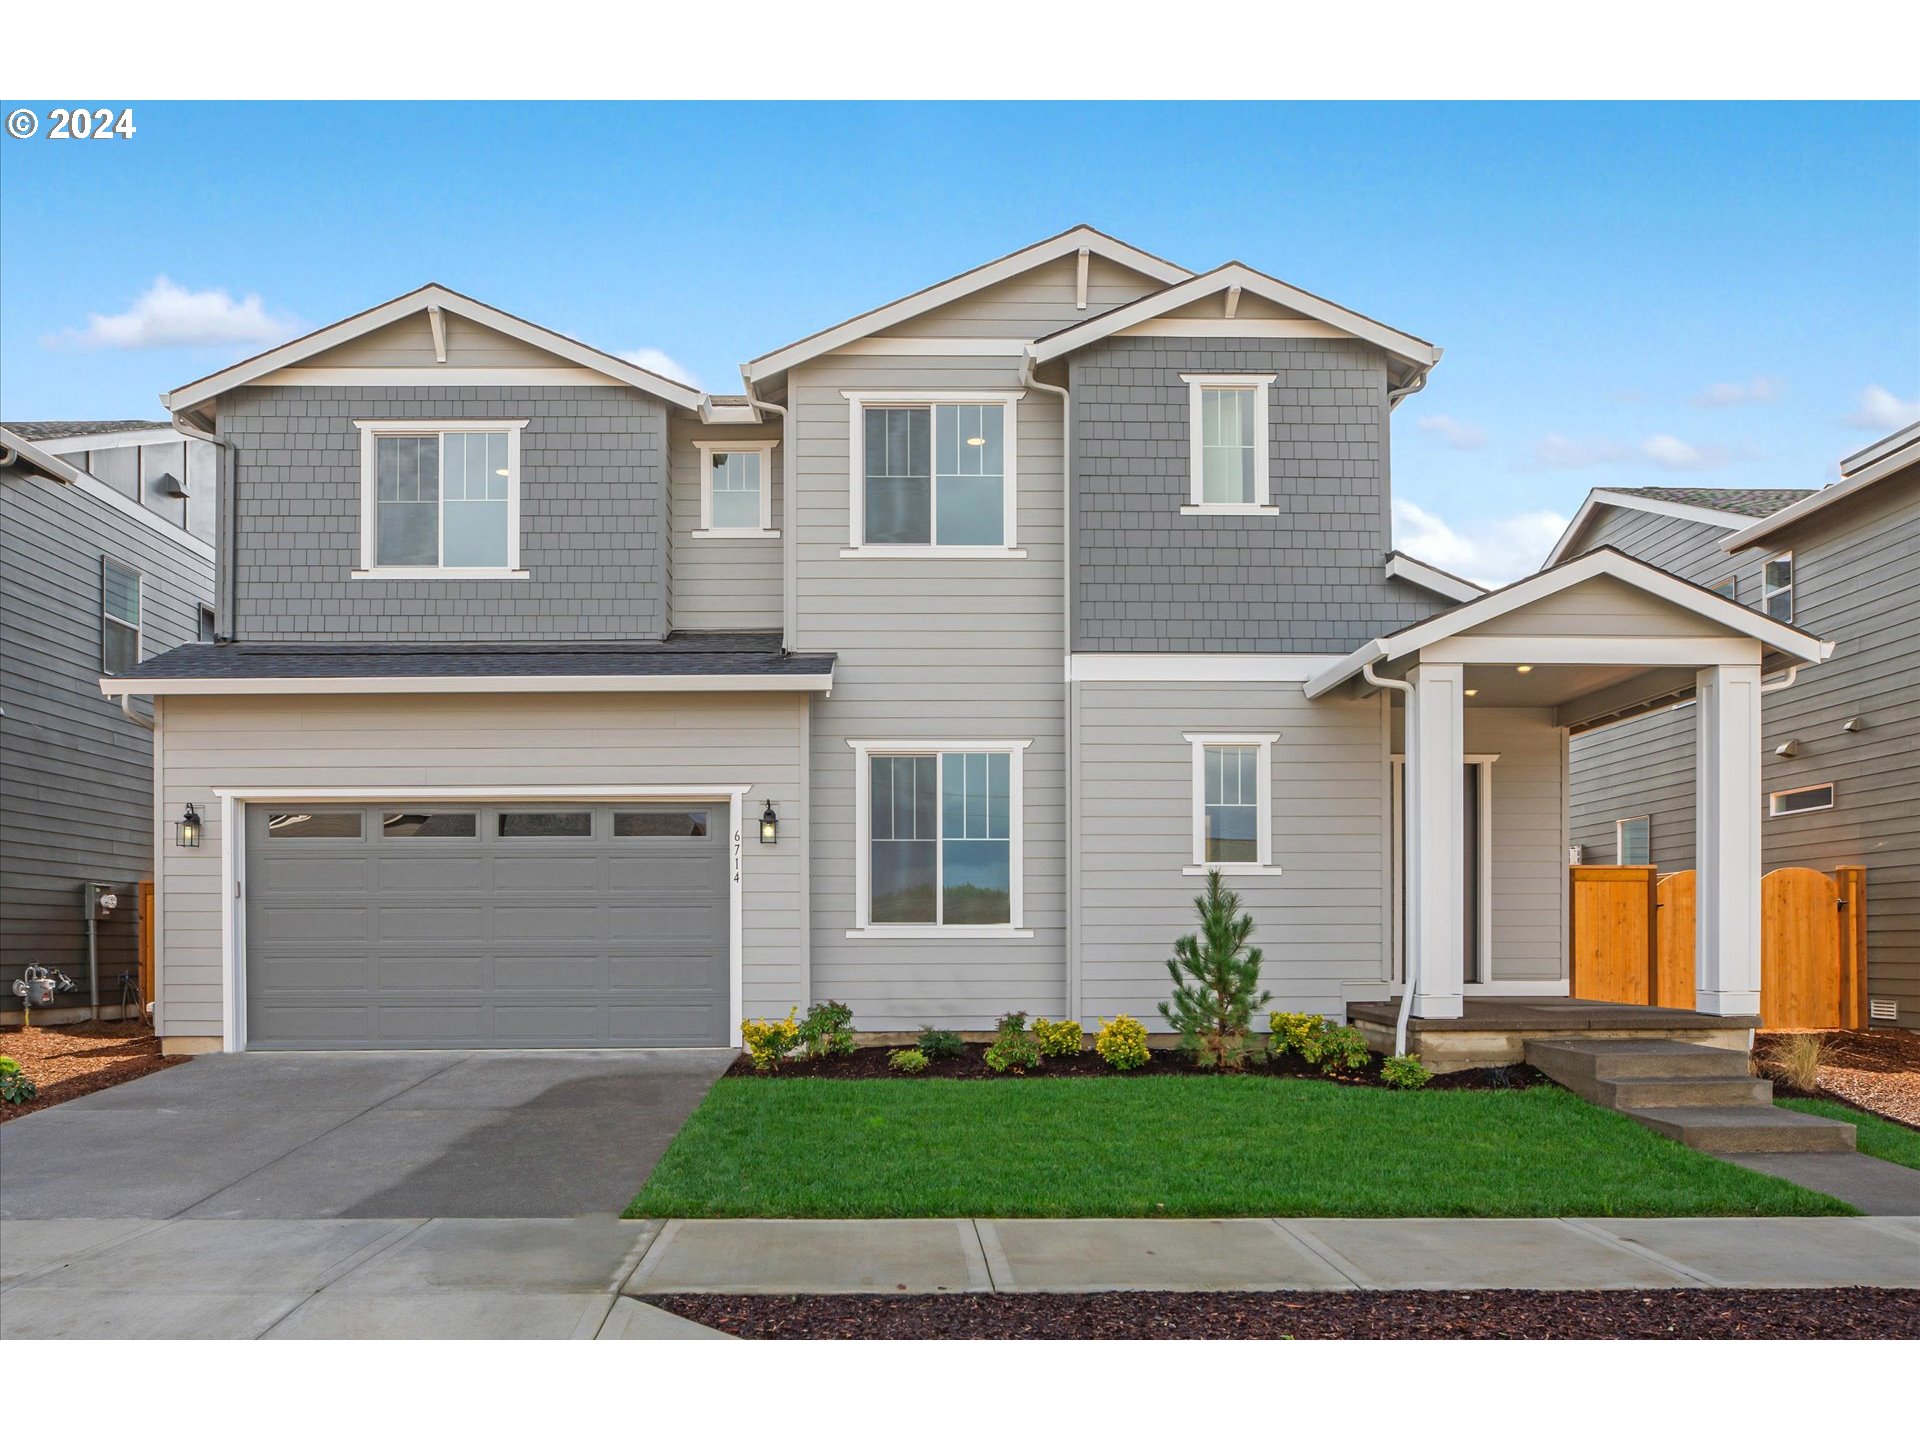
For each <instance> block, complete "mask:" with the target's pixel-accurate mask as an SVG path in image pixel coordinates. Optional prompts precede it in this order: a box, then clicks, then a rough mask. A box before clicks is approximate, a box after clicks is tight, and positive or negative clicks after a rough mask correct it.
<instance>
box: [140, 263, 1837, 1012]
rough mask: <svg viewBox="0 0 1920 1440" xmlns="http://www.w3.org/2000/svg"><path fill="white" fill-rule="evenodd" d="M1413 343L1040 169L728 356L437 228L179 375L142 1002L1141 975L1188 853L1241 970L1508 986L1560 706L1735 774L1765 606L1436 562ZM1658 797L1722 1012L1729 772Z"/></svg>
mask: <svg viewBox="0 0 1920 1440" xmlns="http://www.w3.org/2000/svg"><path fill="white" fill-rule="evenodd" d="M1439 359H1440V351H1439V349H1438V348H1437V347H1436V346H1434V345H1431V344H1429V343H1428V342H1426V341H1424V340H1421V339H1419V338H1417V337H1415V336H1413V335H1410V334H1407V333H1405V332H1403V331H1400V330H1396V329H1393V328H1392V327H1390V326H1387V325H1384V324H1381V323H1380V322H1378V321H1375V320H1372V319H1369V318H1367V317H1366V316H1364V315H1361V314H1359V313H1358V312H1356V311H1353V310H1349V309H1347V308H1345V307H1343V306H1340V305H1337V304H1334V303H1332V302H1330V301H1327V300H1324V299H1322V298H1320V297H1318V296H1315V295H1312V294H1309V293H1307V292H1306V291H1303V290H1300V289H1298V288H1296V287H1294V286H1291V285H1288V284H1285V283H1283V282H1281V281H1279V280H1276V279H1273V278H1272V277H1270V276H1267V275H1264V274H1262V273H1260V272H1258V271H1256V270H1253V269H1251V268H1249V267H1247V266H1244V265H1239V264H1228V265H1223V266H1220V267H1218V268H1216V269H1214V270H1210V271H1207V272H1205V273H1203V274H1195V273H1193V272H1190V271H1188V270H1187V269H1185V268H1183V267H1181V266H1179V265H1176V264H1173V263H1172V262H1170V261H1167V260H1163V259H1160V258H1158V257H1157V256H1154V255H1150V254H1147V253H1146V252H1144V251H1141V250H1139V249H1136V248H1134V247H1133V246H1130V245H1127V244H1125V243H1123V242H1121V241H1119V240H1116V239H1113V238H1112V237H1110V236H1107V235H1104V234H1102V233H1100V232H1098V231H1096V230H1092V229H1089V228H1086V227H1080V228H1077V229H1074V230H1070V231H1067V232H1065V233H1063V234H1061V235H1057V236H1054V237H1052V238H1051V239H1048V240H1045V241H1042V242H1040V243H1039V244H1036V245H1033V246H1030V247H1028V248H1027V249H1024V250H1021V251H1017V252H1015V253H1013V254H1010V255H1007V256H1005V257H1003V258H1001V259H998V260H995V261H992V262H991V263H989V264H986V265H983V266H981V267H979V268H977V269H974V270H971V271H968V272H967V273H965V274H962V275H959V276H956V277H954V278H952V279H949V280H945V281H942V282H940V283H938V284H935V285H932V286H929V287H928V288H926V289H924V290H921V291H918V292H916V293H914V294H912V295H909V296H907V297H905V298H903V299H899V300H895V301H893V302H891V303H888V304H885V305H882V306H880V307H878V308H876V309H873V310H870V311H868V312H866V313H865V314H862V315H859V316H856V317H854V318H853V319H850V320H847V321H844V322H842V323H840V324H837V325H834V326H832V327H830V328H828V329H825V330H822V331H820V332H819V333H817V334H815V335H812V336H809V337H807V338H805V339H802V340H799V341H796V342H794V343H792V344H790V345H786V346H784V347H782V348H780V349H778V350H775V351H772V352H770V353H768V354H766V355H763V356H761V357H760V358H758V359H756V360H753V361H750V362H748V363H747V364H745V365H744V366H742V367H741V375H742V382H743V390H744V393H742V394H738V395H709V394H704V393H701V392H699V391H696V390H694V389H691V388H689V387H687V386H685V385H682V384H679V383H676V382H674V381H672V380H669V379H666V378H664V377H662V376H659V375H655V374H651V373H649V372H647V371H645V370H642V369H639V368H636V367H635V366H633V365H630V364H627V363H625V362H623V361H620V360H617V359H615V358H614V357H612V356H610V355H607V354H604V353H602V352H599V351H597V350H593V349H590V348H589V347H587V346H585V345H582V344H580V343H578V342H576V341H573V340H570V339H568V338H566V337H564V336H561V335H558V334H555V333H553V332H551V331H547V330H543V329H541V328H540V327H538V326H536V325H533V324H530V323H528V322H527V321H524V320H521V319H518V318H516V317H514V316H511V315H507V314H505V313H503V312H501V311H498V310H494V309H492V308H490V307H488V306H486V305H483V304H480V303H479V302H477V301H474V300H471V299H468V298H467V297H465V296H462V295H459V294H456V293H454V292H452V291H449V290H445V289H442V288H440V287H437V286H428V287H426V288H424V289H421V290H418V291H415V292H413V293H412V294H409V295H405V296H402V297H400V298H399V299H396V300H393V301H390V302H388V303H387V304H384V305H381V306H378V307H376V308H374V309H372V310H368V311H365V312H363V313H361V314H359V315H356V316H354V317H351V318H350V319H347V320H344V321H341V322H340V323H338V324H336V325H332V326H329V327H327V328H325V329H323V330H320V331H317V332H316V333H314V334H312V335H309V336H307V337H305V338H303V339H300V340H296V341H294V342H291V343H290V344H287V345H284V346H281V347H279V348H278V349H275V350H271V351H268V352H266V353H264V354H262V355H259V356H256V357H254V358H253V359H250V360H247V361H245V362H243V363H241V364H238V365H235V366H232V367H229V368H228V369H226V370H223V371H221V372H219V373H217V374H214V375H210V376H207V377H206V378H204V379H202V380H198V381H195V382H194V383H192V384H190V385H186V386H183V387H181V388H180V389H178V390H176V391H174V392H173V393H172V394H171V395H170V396H169V397H168V402H169V407H170V409H171V410H172V411H173V413H174V415H175V417H176V421H177V422H178V423H180V424H182V425H185V426H187V427H189V428H192V429H195V430H197V431H199V432H201V433H204V434H206V435H207V436H209V437H210V438H213V439H214V440H216V441H217V442H218V443H219V445H220V447H221V452H222V457H223V465H222V472H221V483H222V486H223V493H224V498H225V505H224V509H223V514H224V516H225V517H226V519H225V523H224V525H223V529H222V537H221V555H220V578H221V587H222V589H221V596H222V600H221V613H222V615H223V616H224V617H228V618H227V619H226V621H225V622H224V625H225V630H224V633H223V634H222V636H221V637H220V639H219V640H218V641H217V642H215V643H213V644H209V645H199V646H191V647H186V648H185V649H184V650H182V651H179V652H175V653H174V654H172V655H170V656H167V657H164V658H163V659H160V660H156V661H153V662H150V663H148V664H147V665H144V666H142V667H141V668H140V670H138V671H136V672H135V673H134V674H132V675H130V676H126V677H121V678H118V679H115V680H110V681H108V682H106V686H107V688H108V690H109V691H110V692H112V693H122V692H125V693H137V694H140V695H147V696H151V697H153V700H154V704H155V706H156V709H157V711H158V715H159V723H160V735H161V751H162V761H161V766H160V778H159V781H158V787H159V788H158V794H159V803H160V805H161V807H162V809H163V810H164V811H165V812H166V813H167V814H169V815H172V814H184V813H185V811H186V809H187V807H189V806H191V807H193V808H194V810H195V813H196V814H198V815H201V816H203V817H204V818H205V824H206V830H205V838H204V840H203V842H202V843H201V844H200V845H199V846H198V847H196V848H187V847H180V846H175V847H171V848H169V849H168V850H167V851H166V853H165V854H164V856H163V857H162V863H161V896H160V922H159V925H160V936H161V946H160V959H159V964H160V973H161V979H160V997H161V1006H160V1025H161V1029H162V1031H163V1033H164V1035H165V1037H166V1041H167V1044H168V1045H169V1047H170V1048H173V1049H176V1050H189V1049H205V1048H217V1047H222V1046H224V1047H226V1048H229V1049H239V1048H245V1047H249V1046H280V1047H307V1048H335V1047H369V1046H387V1047H395V1046H486V1045H495V1046H514V1045H548V1046H565V1045H578V1046H594V1045H660V1044H667V1045H717V1044H728V1043H732V1042H733V1041H734V1040H735V1039H736V1038H737V1033H738V1025H739V1022H740V1020H741V1018H742V1016H743V1015H760V1014H767V1013H784V1012H785V1011H786V1010H787V1008H788V1007H789V1006H792V1005H804V1004H806V1003H808V1001H809V1000H812V999H826V998H832V999H838V1000H842V1001H845V1002H846V1003H848V1004H850V1005H851V1006H852V1007H853V1009H854V1013H855V1018H856V1023H857V1024H858V1025H859V1026H860V1027H861V1028H862V1029H864V1030H868V1031H874V1032H892V1031H901V1030H907V1029H911V1028H912V1027H914V1026H917V1025H920V1024H922V1023H930V1022H931V1023H939V1024H944V1025H952V1026H955V1027H959V1028H963V1029H980V1028H984V1027H987V1026H989V1025H990V1024H991V1023H992V1022H993V1020H994V1018H995V1017H996V1016H998V1015H999V1014H1001V1013H1002V1012H1004V1011H1008V1010H1014V1009H1024V1010H1027V1011H1030V1012H1033V1013H1041V1014H1052V1015H1060V1014H1065V1015H1071V1016H1075V1017H1079V1018H1082V1019H1086V1020H1095V1019H1097V1018H1098V1017H1100V1016H1102V1015H1111V1014H1113V1013H1115V1012H1117V1011H1129V1012H1131V1013H1134V1014H1136V1015H1138V1016H1141V1017H1143V1018H1145V1019H1146V1020H1147V1021H1148V1023H1149V1024H1156V1025H1157V1024H1158V1023H1159V1022H1158V1018H1157V1016H1155V1014H1154V1006H1155V1002H1156V1001H1157V1000H1159V999H1160V998H1162V997H1163V996H1164V995H1165V993H1166V990H1167V986H1168V981H1167V977H1166V971H1165V966H1164V958H1165V956H1166V955H1167V953H1168V951H1169V947H1170V946H1171V943H1172V941H1173V939H1174V938H1175V937H1176V936H1177V935H1179V934H1181V933H1183V932H1185V931H1186V930H1189V929H1191V928H1192V911H1191V900H1192V896H1193V894H1194V893H1195V891H1196V890H1198V889H1199V888H1200V887H1201V886H1202V885H1203V884H1204V880H1203V878H1202V877H1203V876H1204V874H1205V872H1206V871H1207V870H1208V869H1209V868H1213V869H1219V870H1222V871H1225V872H1227V873H1228V874H1229V876H1230V877H1231V880H1232V884H1233V885H1234V887H1235V888H1236V889H1237V890H1238V891H1239V892H1240V893H1241V894H1242V895H1243V897H1244V899H1245V901H1246V903H1247V905H1248V906H1249V907H1250V908H1251V910H1252V911H1253V913H1254V915H1255V916H1256V918H1257V921H1258V924H1259V926H1260V933H1259V938H1260V942H1261V943H1262V944H1263V945H1264V947H1265V949H1266V953H1267V955H1268V957H1269V958H1268V967H1267V979H1268V982H1269V983H1270V984H1271V986H1272V988H1273V989H1274V991H1275V992H1276V995H1277V997H1278V1003H1280V1004H1282V1005H1284V1006H1286V1007H1287V1008H1294V1009H1317V1010H1321V1011H1324V1012H1326V1013H1328V1014H1333V1015H1340V1014H1343V1013H1345V1011H1346V1008H1347V1007H1348V1006H1349V1005H1352V1004H1355V1003H1359V1002H1369V1001H1370V1002H1383V1001H1387V1000H1390V999H1392V998H1393V997H1394V996H1396V995H1399V996H1403V997H1405V999H1404V1002H1403V1009H1405V1010H1408V1011H1410V1012H1411V1015H1412V1017H1413V1018H1414V1019H1415V1020H1416V1021H1418V1020H1427V1021H1444V1020H1447V1019H1449V1018H1458V1017H1460V1016H1461V1015H1462V1013H1463V1007H1464V1006H1465V1005H1466V1004H1467V1003H1468V1002H1469V1001H1470V1000H1471V999H1472V998H1473V997H1474V996H1476V995H1535V996H1539V995H1554V994H1559V995H1564V994H1566V993H1567V978H1566V977H1567V968H1566V964H1567V961H1566V953H1565V949H1566V944H1565V930H1566V927H1565V898H1566V897H1565V886H1566V867H1565V863H1564V861H1565V854H1566V845H1567V818H1566V805H1567V789H1566V784H1565V766H1566V754H1567V735H1568V733H1569V731H1570V730H1577V729H1580V728H1581V727H1583V726H1585V725H1587V724H1589V723H1593V722H1594V721H1595V720H1596V719H1597V718H1599V717H1611V716H1615V715H1618V714H1620V713H1623V712H1625V711H1627V710H1630V709H1632V708H1634V707H1636V706H1644V705H1650V704H1654V703H1664V701H1665V700H1666V699H1667V698H1670V697H1671V696H1672V695H1673V694H1674V693H1675V692H1676V691H1679V690H1684V691H1688V692H1689V693H1690V692H1691V691H1692V690H1694V689H1696V688H1697V689H1698V690H1699V693H1700V694H1701V696H1702V698H1703V704H1702V705H1701V706H1700V707H1699V709H1700V713H1701V716H1702V722H1701V724H1702V729H1701V735H1702V755H1703V756H1704V757H1705V758H1704V759H1703V761H1702V763H1703V764H1708V765H1712V766H1716V767H1719V770H1720V771H1724V772H1725V773H1726V774H1728V775H1733V776H1737V775H1740V774H1744V773H1746V771H1748V770H1751V771H1754V772H1755V773H1757V767H1758V764H1759V759H1758V749H1757V746H1758V703H1759V701H1758V689H1759V684H1760V677H1761V674H1762V672H1763V670H1770V669H1775V668H1778V667H1780V666H1783V665H1787V664H1794V663H1800V664H1806V663H1812V662H1814V661H1816V660H1818V659H1819V658H1820V656H1821V655H1822V654H1823V653H1824V647H1823V646H1822V644H1821V643H1820V642H1819V641H1817V640H1815V639H1814V638H1813V637H1811V636H1809V635H1808V634H1806V633H1804V632H1803V631H1800V630H1798V629H1796V628H1795V627H1793V626H1791V625H1788V624H1785V623H1782V622H1780V621H1777V620H1774V619H1771V618H1769V617H1767V616H1766V615H1764V614H1760V613H1757V612H1755V611H1753V610H1751V609H1748V608H1746V607H1744V606H1741V605H1737V604H1735V603H1733V602H1732V601H1729V600H1727V599H1725V598H1723V597H1721V596H1718V595H1715V594H1713V593H1712V592H1710V591H1708V590H1704V589H1700V588H1698V587H1695V586H1691V585H1688V584H1685V583H1683V582H1681V581H1678V580H1676V579H1674V578H1673V577H1672V576H1670V575H1668V574H1666V573H1664V572H1662V571H1660V570H1659V569H1657V568H1655V567H1653V566H1649V565H1646V564H1643V563H1641V562H1639V561H1635V560H1632V559H1629V558H1627V557H1625V556H1623V555H1620V554H1619V553H1617V552H1615V551H1601V552H1598V553H1595V554H1592V555H1587V556H1583V557H1581V558H1580V559H1578V560H1576V561H1572V562H1570V563H1569V564H1567V565H1565V566H1562V567H1559V568H1558V569H1556V570H1554V571H1552V572H1550V573H1549V574H1547V575H1544V576H1537V577H1532V578H1530V579H1528V580H1526V581H1523V582H1521V583H1520V584H1518V585H1515V586H1512V587H1509V588H1508V589H1506V590H1503V591H1500V592H1496V593H1494V594H1492V595H1483V594H1480V593H1479V592H1478V591H1476V590H1475V589H1474V588H1473V587H1471V586H1468V585H1465V584H1464V583H1463V582H1460V581H1457V580H1455V579H1453V578H1452V577H1450V576H1446V575H1444V574H1442V573H1440V572H1438V571H1435V570H1432V569H1431V568H1429V567H1426V566H1422V565H1419V564H1417V563H1415V562H1413V561H1411V560H1408V559H1407V558H1405V557H1402V556H1398V555H1395V554H1393V553H1391V550H1390V538H1389V478H1390V466H1389V450H1390V430H1391V416H1392V412H1393V410H1394V408H1395V407H1396V406H1397V405H1398V404H1399V403H1400V402H1401V401H1402V400H1404V399H1405V398H1407V397H1408V396H1411V395H1413V394H1415V393H1417V392H1418V391H1419V390H1420V389H1421V388H1422V387H1423V386H1424V385H1426V383H1427V381H1428V376H1429V374H1430V372H1431V371H1432V369H1433V367H1434V365H1435V364H1436V363H1437V362H1438V360H1439ZM1743 767H1744V768H1743ZM1753 794H1754V796H1757V788H1754V792H1753ZM1705 797H1706V798H1705V799H1704V800H1703V802H1702V805H1703V810H1702V815H1703V830H1704V831H1705V832H1706V833H1708V834H1709V835H1711V836H1713V837H1717V840H1718V843H1719V845H1720V847H1721V848H1720V850H1719V851H1717V852H1716V858H1714V859H1712V860H1710V862H1709V863H1708V864H1707V866H1706V867H1705V868H1706V869H1707V870H1708V871H1710V872H1711V874H1712V875H1713V876H1714V877H1716V880H1715V883H1711V884H1708V885H1707V886H1705V887H1704V888H1703V892H1702V897H1703V898H1702V903H1701V905H1700V915H1701V916H1702V919H1701V926H1702V936H1703V943H1702V945H1701V947H1700V949H1701V953H1702V954H1703V955H1704V956H1706V957H1708V958H1707V960H1706V962H1704V963H1705V966H1706V969H1707V972H1708V973H1707V974H1706V976H1705V983H1703V984H1702V985H1701V987H1700V1000H1699V1006H1700V1008H1701V1010H1702V1011H1705V1012H1708V1013H1710V1014H1712V1015H1718V1016H1726V1017H1731V1018H1730V1019H1729V1021H1728V1027H1729V1030H1730V1031H1737V1030H1738V1026H1739V1024H1740V1018H1741V1017H1747V1016H1751V1015H1752V1013H1753V1012H1754V1009H1755V1000H1756V994H1757V986H1758V942H1757V893H1758V888H1757V887H1758V862H1757V855H1756V854H1754V853H1750V850H1749V849H1748V848H1747V847H1746V845H1745V837H1746V836H1748V835H1749V834H1750V832H1751V830H1752V828H1753V826H1754V824H1755V822H1756V820H1757V816H1756V815H1755V814H1753V813H1750V812H1751V811H1752V803H1750V802H1753V796H1750V795H1749V794H1748V793H1747V787H1743V786H1741V785H1739V784H1735V783H1729V784H1725V785H1716V786H1713V787H1710V788H1709V789H1708V790H1707V791H1706V792H1705ZM1756 803H1757V802H1756ZM1387 1029H1388V1035H1387V1039H1388V1041H1391V1040H1392V1034H1391V1031H1392V1026H1391V1025H1390V1024H1389V1025H1388V1027H1387ZM1740 1033H1744V1032H1740Z"/></svg>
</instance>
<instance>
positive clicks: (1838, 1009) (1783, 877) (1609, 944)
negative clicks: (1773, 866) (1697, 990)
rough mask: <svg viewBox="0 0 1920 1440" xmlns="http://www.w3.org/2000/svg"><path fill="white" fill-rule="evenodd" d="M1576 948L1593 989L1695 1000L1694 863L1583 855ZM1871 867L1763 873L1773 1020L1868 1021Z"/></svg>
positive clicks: (1577, 882) (1768, 1011) (1768, 1005)
mask: <svg viewBox="0 0 1920 1440" xmlns="http://www.w3.org/2000/svg"><path fill="white" fill-rule="evenodd" d="M1572 878H1573V885H1572V896H1573V904H1572V915H1571V916H1570V917H1569V918H1570V940H1569V945H1570V949H1569V952H1568V954H1569V959H1570V962H1571V964H1572V969H1573V976H1572V990H1573V994H1574V995H1575V996H1576V997H1578V998H1580V999H1582V1000H1610V1001H1613V1002H1615V1003H1620V1004H1631V1005H1664V1006H1669V1007H1673V1008H1677V1009H1682V1010H1690V1009H1692V1008H1693V1000H1694V946H1693V941H1694V929H1693V925H1694V888H1695V887H1694V872H1693V871H1691V870H1681V871H1677V872H1675V873H1674V874H1671V875H1665V876H1662V875H1660V874H1658V873H1657V872H1656V871H1655V869H1654V867H1653V866H1651V865H1575V866H1574V867H1572ZM1866 976H1867V874H1866V870H1865V869H1864V868H1863V867H1861V866H1859V865H1842V866H1840V867H1839V869H1838V870H1836V871H1835V872H1834V873H1833V874H1832V875H1824V874H1822V873H1821V872H1820V871H1818V870H1804V869H1800V868H1797V867H1792V868H1787V869H1782V870H1773V871H1770V872H1768V873H1767V874H1766V875H1765V876H1763V877H1761V881H1760V1023H1761V1025H1762V1026H1763V1027H1764V1028H1766V1029H1769V1030H1843V1029H1844V1030H1858V1029H1862V1028H1864V1027H1865V1025H1866V1023H1867V999H1866V991H1867V987H1866Z"/></svg>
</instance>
